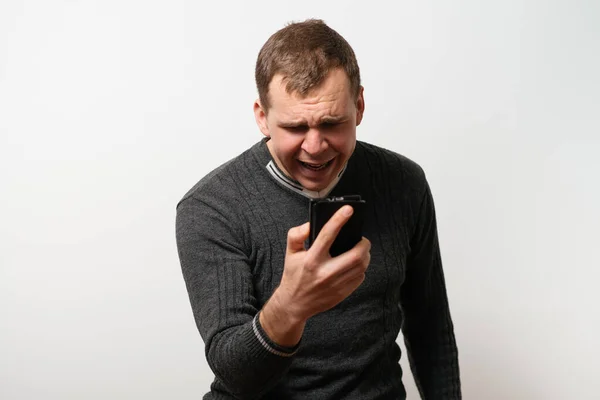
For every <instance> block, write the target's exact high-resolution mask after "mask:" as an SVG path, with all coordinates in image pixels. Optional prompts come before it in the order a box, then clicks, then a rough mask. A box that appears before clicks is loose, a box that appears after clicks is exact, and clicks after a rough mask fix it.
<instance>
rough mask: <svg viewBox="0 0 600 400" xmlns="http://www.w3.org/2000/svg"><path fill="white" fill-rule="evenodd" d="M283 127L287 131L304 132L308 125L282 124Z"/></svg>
mask: <svg viewBox="0 0 600 400" xmlns="http://www.w3.org/2000/svg"><path fill="white" fill-rule="evenodd" d="M283 129H285V130H286V131H288V132H292V133H304V132H306V131H307V130H308V125H290V126H283Z"/></svg>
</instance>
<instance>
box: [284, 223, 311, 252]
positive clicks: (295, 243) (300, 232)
mask: <svg viewBox="0 0 600 400" xmlns="http://www.w3.org/2000/svg"><path fill="white" fill-rule="evenodd" d="M309 232H310V224H309V223H308V222H306V223H304V224H302V225H300V226H295V227H293V228H291V229H290V230H289V231H288V236H287V247H288V250H292V251H302V250H304V241H305V240H306V239H308V234H309Z"/></svg>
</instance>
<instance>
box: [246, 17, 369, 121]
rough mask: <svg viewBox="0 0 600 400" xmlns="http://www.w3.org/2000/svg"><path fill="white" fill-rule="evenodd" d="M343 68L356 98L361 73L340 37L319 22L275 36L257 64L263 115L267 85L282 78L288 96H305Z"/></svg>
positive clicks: (288, 28)
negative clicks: (277, 76) (277, 77)
mask: <svg viewBox="0 0 600 400" xmlns="http://www.w3.org/2000/svg"><path fill="white" fill-rule="evenodd" d="M335 68H342V69H343V70H344V71H345V72H346V75H347V76H348V79H349V81H350V90H351V93H352V94H353V95H354V96H355V98H357V97H358V93H359V90H360V70H359V68H358V63H357V61H356V56H355V55H354V50H352V47H350V45H349V44H348V42H347V41H346V39H344V38H343V37H342V36H341V35H340V34H339V33H337V32H336V31H334V30H333V29H331V28H330V27H329V26H327V25H326V24H325V22H323V21H322V20H320V19H309V20H306V21H304V22H295V23H291V24H289V25H287V26H286V27H285V28H283V29H280V30H279V31H277V32H275V33H274V34H273V35H272V36H271V37H270V38H269V39H268V40H267V42H266V43H265V44H264V45H263V47H262V49H261V50H260V52H259V54H258V59H257V61H256V70H255V78H256V87H257V88H258V96H259V98H260V102H261V104H262V107H263V110H264V111H265V112H267V111H268V109H269V108H270V106H271V105H270V102H269V96H268V95H269V84H270V83H271V80H272V79H273V77H274V76H275V75H276V74H282V75H283V76H284V79H285V81H287V83H286V87H285V89H286V91H287V92H288V93H298V94H299V95H301V96H306V95H307V94H308V92H309V91H310V90H311V89H313V88H314V87H316V86H318V85H319V84H321V83H322V82H323V80H324V79H325V77H326V76H327V74H328V73H329V71H331V70H332V69H335Z"/></svg>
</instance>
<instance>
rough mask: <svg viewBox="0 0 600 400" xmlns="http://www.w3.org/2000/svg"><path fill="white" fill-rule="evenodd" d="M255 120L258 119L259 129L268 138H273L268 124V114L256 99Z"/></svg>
mask: <svg viewBox="0 0 600 400" xmlns="http://www.w3.org/2000/svg"><path fill="white" fill-rule="evenodd" d="M254 119H256V125H258V129H260V131H261V132H262V134H263V135H265V136H266V137H271V134H270V133H269V125H268V124H267V113H266V112H265V110H264V109H263V107H262V105H261V104H260V100H259V99H256V101H255V102H254Z"/></svg>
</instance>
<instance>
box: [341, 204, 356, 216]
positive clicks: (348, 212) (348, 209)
mask: <svg viewBox="0 0 600 400" xmlns="http://www.w3.org/2000/svg"><path fill="white" fill-rule="evenodd" d="M352 211H354V210H353V209H352V207H351V206H345V207H344V211H343V212H344V215H345V216H346V217H349V216H351V215H352Z"/></svg>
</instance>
